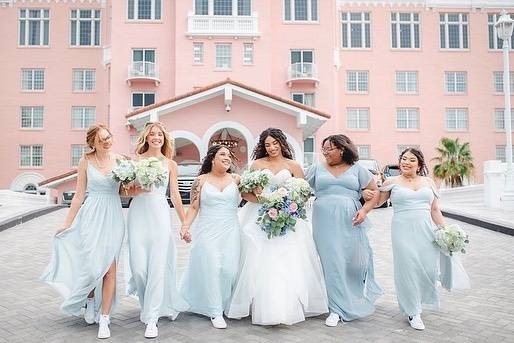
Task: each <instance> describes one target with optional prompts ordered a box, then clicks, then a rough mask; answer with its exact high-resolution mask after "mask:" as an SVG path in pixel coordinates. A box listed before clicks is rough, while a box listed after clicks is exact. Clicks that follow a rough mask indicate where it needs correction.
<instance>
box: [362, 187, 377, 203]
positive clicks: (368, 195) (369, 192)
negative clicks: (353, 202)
mask: <svg viewBox="0 0 514 343" xmlns="http://www.w3.org/2000/svg"><path fill="white" fill-rule="evenodd" d="M377 193H378V191H372V190H371V189H365V190H363V191H362V198H363V199H364V201H370V200H371V199H373V197H374V196H375V194H377Z"/></svg>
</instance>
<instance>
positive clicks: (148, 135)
mask: <svg viewBox="0 0 514 343" xmlns="http://www.w3.org/2000/svg"><path fill="white" fill-rule="evenodd" d="M172 155H173V148H172V143H171V138H170V135H169V133H168V131H167V130H166V128H165V127H164V126H163V125H162V124H161V123H158V122H148V123H146V125H145V129H144V130H143V131H142V132H141V134H140V136H139V139H138V142H137V148H136V158H137V159H144V158H149V157H157V158H159V159H160V160H161V161H162V163H163V165H164V166H165V167H166V168H167V169H168V175H167V179H168V180H169V189H170V194H171V200H172V202H173V206H174V208H175V210H176V211H177V214H178V217H179V218H180V221H181V222H182V221H183V220H184V217H185V213H184V208H183V206H182V199H181V197H180V193H179V191H178V183H177V164H176V163H175V162H174V161H173V160H172V159H171V158H172ZM165 185H166V186H162V187H157V188H155V189H153V190H152V191H144V190H142V189H141V188H139V187H137V188H135V189H133V190H132V194H134V195H136V196H135V197H134V199H133V200H132V202H131V205H130V209H129V212H128V218H127V232H128V246H129V261H130V270H131V274H132V275H131V278H130V280H129V284H128V293H129V294H132V295H137V296H138V298H139V303H140V305H141V314H140V317H139V318H140V320H141V321H142V322H143V323H145V324H146V330H145V337H146V338H155V337H157V336H158V334H159V332H158V329H157V322H158V320H159V317H161V316H170V319H172V320H174V319H175V318H176V317H177V315H178V312H180V311H181V310H184V309H186V308H187V305H186V304H185V303H184V301H183V300H182V299H181V298H180V296H179V294H178V290H177V279H176V261H177V257H176V248H175V241H174V239H173V235H172V231H171V219H170V208H169V206H168V201H167V200H166V187H167V185H168V182H165Z"/></svg>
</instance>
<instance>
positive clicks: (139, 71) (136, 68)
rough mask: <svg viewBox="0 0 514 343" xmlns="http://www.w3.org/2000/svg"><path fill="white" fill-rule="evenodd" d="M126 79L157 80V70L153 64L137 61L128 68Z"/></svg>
mask: <svg viewBox="0 0 514 343" xmlns="http://www.w3.org/2000/svg"><path fill="white" fill-rule="evenodd" d="M128 77H129V79H133V78H148V79H158V78H159V68H158V66H157V65H156V64H155V63H154V62H145V61H138V62H132V64H130V65H129V67H128Z"/></svg>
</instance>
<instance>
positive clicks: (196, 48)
mask: <svg viewBox="0 0 514 343" xmlns="http://www.w3.org/2000/svg"><path fill="white" fill-rule="evenodd" d="M204 57H205V49H204V44H203V42H193V64H203V63H204Z"/></svg>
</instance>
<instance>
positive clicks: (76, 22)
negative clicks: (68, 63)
mask: <svg viewBox="0 0 514 343" xmlns="http://www.w3.org/2000/svg"><path fill="white" fill-rule="evenodd" d="M87 11H89V12H91V15H90V16H89V17H84V18H83V17H82V12H87ZM101 19H102V11H101V10H100V9H98V8H80V9H72V10H71V11H70V46H72V47H81V48H85V47H96V48H98V47H100V45H101V41H102V21H101ZM82 22H89V25H90V26H89V27H90V31H89V35H90V44H81V42H80V36H81V34H82V32H81V25H80V24H81V23H82ZM97 24H98V25H97ZM73 28H74V29H75V37H73Z"/></svg>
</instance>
